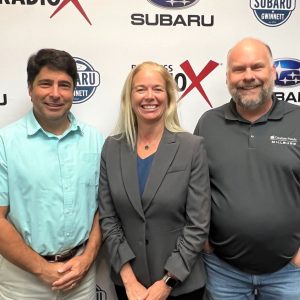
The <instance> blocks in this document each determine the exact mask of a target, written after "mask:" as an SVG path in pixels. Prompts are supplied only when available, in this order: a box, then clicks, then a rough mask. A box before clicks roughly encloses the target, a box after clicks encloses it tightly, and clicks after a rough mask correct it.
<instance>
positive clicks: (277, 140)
mask: <svg viewBox="0 0 300 300" xmlns="http://www.w3.org/2000/svg"><path fill="white" fill-rule="evenodd" d="M270 141H271V143H272V144H280V145H290V146H296V145H297V143H298V140H297V139H296V138H291V137H281V136H276V135H271V136H270Z"/></svg>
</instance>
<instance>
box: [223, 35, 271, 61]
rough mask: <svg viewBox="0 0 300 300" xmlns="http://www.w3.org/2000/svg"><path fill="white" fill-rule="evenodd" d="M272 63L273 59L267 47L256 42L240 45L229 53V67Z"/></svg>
mask: <svg viewBox="0 0 300 300" xmlns="http://www.w3.org/2000/svg"><path fill="white" fill-rule="evenodd" d="M270 61H271V57H270V53H269V51H268V49H267V47H266V46H265V45H264V44H262V43H259V42H256V41H251V42H244V43H240V44H238V45H237V46H235V47H234V48H233V49H231V51H230V52H229V53H228V65H235V64H253V63H257V62H270Z"/></svg>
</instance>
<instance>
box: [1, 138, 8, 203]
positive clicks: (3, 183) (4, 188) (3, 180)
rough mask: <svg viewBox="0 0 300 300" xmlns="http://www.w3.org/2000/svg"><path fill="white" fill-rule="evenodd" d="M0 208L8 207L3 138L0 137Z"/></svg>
mask: <svg viewBox="0 0 300 300" xmlns="http://www.w3.org/2000/svg"><path fill="white" fill-rule="evenodd" d="M0 206H9V198H8V170H7V159H6V152H5V146H4V142H3V138H2V137H1V136H0Z"/></svg>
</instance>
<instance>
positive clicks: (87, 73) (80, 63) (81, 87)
mask: <svg viewBox="0 0 300 300" xmlns="http://www.w3.org/2000/svg"><path fill="white" fill-rule="evenodd" d="M74 59H75V61H76V66H77V71H78V77H79V78H78V81H77V85H76V88H75V91H74V99H73V103H76V104H77V103H82V102H85V101H87V100H88V99H90V98H91V97H92V96H93V94H94V93H95V91H96V89H97V87H98V86H99V84H100V74H99V73H98V72H97V71H95V70H94V68H93V67H92V66H91V65H90V64H89V63H88V62H87V61H85V60H83V59H82V58H78V57H74Z"/></svg>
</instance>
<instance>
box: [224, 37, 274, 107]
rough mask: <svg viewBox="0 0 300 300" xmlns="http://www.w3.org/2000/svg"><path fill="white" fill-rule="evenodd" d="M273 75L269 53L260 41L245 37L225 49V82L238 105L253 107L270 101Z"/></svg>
mask: <svg viewBox="0 0 300 300" xmlns="http://www.w3.org/2000/svg"><path fill="white" fill-rule="evenodd" d="M275 78H276V69H275V66H274V65H273V63H272V57H271V54H270V52H269V50H268V48H267V47H266V45H264V44H263V43H262V42H260V41H258V40H255V39H245V40H243V41H241V42H240V43H238V44H237V45H236V46H235V47H234V48H233V49H232V50H231V51H230V52H229V54H228V65H227V86H228V90H229V92H230V94H231V96H232V99H233V100H234V101H235V103H236V104H237V105H239V106H240V107H243V108H245V109H250V110H255V109H257V108H260V107H262V106H263V105H265V104H266V103H267V102H270V101H271V96H272V92H273V87H274V80H275Z"/></svg>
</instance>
